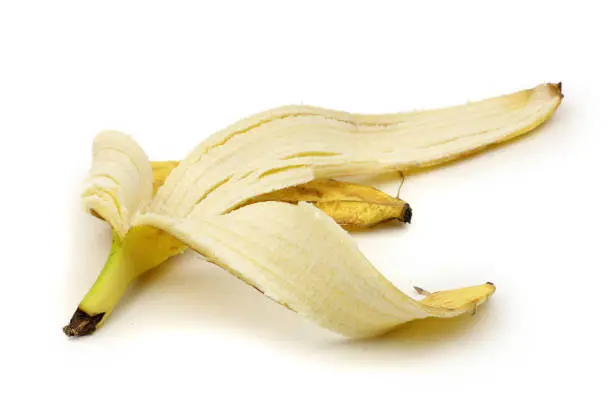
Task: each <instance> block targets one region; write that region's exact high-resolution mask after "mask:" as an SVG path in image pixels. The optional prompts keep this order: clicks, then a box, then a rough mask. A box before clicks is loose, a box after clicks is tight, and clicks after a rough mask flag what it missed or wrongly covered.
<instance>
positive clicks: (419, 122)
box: [64, 84, 563, 337]
mask: <svg viewBox="0 0 612 408" xmlns="http://www.w3.org/2000/svg"><path fill="white" fill-rule="evenodd" d="M562 97H563V95H562V93H561V86H560V84H542V85H540V86H537V87H535V88H532V89H528V90H524V91H520V92H516V93H514V94H509V95H504V96H500V97H496V98H491V99H487V100H483V101H480V102H474V103H469V104H466V105H462V106H456V107H450V108H444V109H438V110H432V111H420V112H411V113H400V114H391V115H352V114H349V113H346V112H339V111H331V110H326V109H321V108H316V107H309V106H287V107H282V108H278V109H274V110H271V111H267V112H263V113H260V114H257V115H254V116H251V117H249V118H246V119H243V120H241V121H239V122H237V123H236V124H234V125H232V126H230V127H228V128H226V129H224V130H222V131H220V132H218V133H216V134H214V135H213V136H211V137H210V138H209V139H207V140H206V141H204V142H203V143H201V144H200V145H199V146H197V147H196V148H195V149H194V150H193V151H192V152H191V153H190V154H189V155H188V156H187V157H186V158H185V159H184V160H182V161H181V162H179V164H178V166H176V168H174V169H172V170H171V171H170V172H169V174H167V178H166V179H165V182H164V183H163V184H161V183H160V184H159V185H155V183H154V169H153V168H152V166H151V164H150V163H149V161H148V159H147V157H146V154H145V153H144V151H143V150H142V149H141V148H140V147H139V146H138V145H137V144H136V143H135V142H134V141H133V140H132V139H131V138H130V137H129V136H127V135H124V134H121V133H119V132H104V133H102V134H100V135H98V136H97V137H96V140H95V141H94V149H93V150H94V153H93V164H92V170H91V173H90V177H89V180H88V184H87V186H86V188H85V189H84V193H83V202H84V205H85V208H86V209H87V210H89V211H90V212H93V213H95V214H97V215H98V216H100V217H101V218H103V219H105V220H106V221H108V222H109V224H110V225H111V227H112V228H113V231H114V236H115V242H114V244H113V250H112V251H111V255H110V257H109V261H108V262H107V265H106V266H105V268H104V270H103V271H102V273H101V275H100V276H99V278H98V280H97V281H96V283H95V284H94V286H93V287H92V289H91V290H90V292H89V293H88V294H87V295H86V296H85V298H84V299H83V301H82V302H81V304H80V305H79V308H78V309H77V311H76V312H75V314H74V316H73V318H72V319H71V321H70V324H69V325H68V326H66V327H65V328H64V332H65V333H66V334H67V335H69V336H81V335H85V334H90V333H93V332H94V331H95V329H96V328H97V327H99V326H100V324H101V323H102V322H103V321H104V320H105V319H106V318H107V317H108V314H109V313H110V311H111V310H112V308H113V307H114V305H115V304H116V302H117V300H118V298H119V297H120V295H121V293H122V291H123V290H124V289H125V287H127V285H129V282H131V281H132V280H133V279H135V278H137V277H138V276H139V275H140V274H142V273H144V272H146V270H148V269H150V268H152V267H154V266H155V265H157V264H159V263H161V262H163V261H164V260H165V259H167V258H169V257H171V256H174V255H176V254H178V253H180V252H181V251H183V250H184V249H185V248H191V249H193V250H195V251H197V252H199V253H201V254H202V255H203V256H204V257H206V259H208V260H209V261H210V262H213V263H215V264H217V265H219V266H221V267H222V268H224V269H226V270H227V271H229V272H230V273H232V274H234V275H235V276H237V277H239V278H240V279H242V280H243V281H244V282H246V283H248V284H249V285H251V286H253V287H255V288H257V289H258V290H259V291H261V292H263V293H264V294H265V295H266V296H268V297H269V298H271V299H273V300H274V301H276V302H278V303H279V304H281V305H283V306H285V307H287V308H289V309H291V310H294V311H295V312H297V313H298V314H300V315H303V316H305V317H308V318H310V319H312V320H313V321H315V322H316V323H318V324H319V325H321V326H323V327H326V328H328V329H330V330H332V331H334V332H337V333H340V334H342V335H345V336H349V337H370V336H375V335H378V334H381V333H384V332H387V331H389V330H392V329H393V328H395V327H397V326H398V325H400V324H403V323H405V322H408V321H411V320H414V319H422V318H428V317H439V318H449V317H453V316H457V315H460V314H463V313H468V312H473V310H475V308H476V307H477V306H478V305H479V304H481V303H483V302H484V301H485V300H486V299H487V298H488V297H489V296H491V295H492V294H493V293H494V291H495V287H494V285H493V284H491V283H485V284H483V285H476V286H472V287H468V288H462V289H455V290H451V291H441V292H436V293H432V294H428V295H427V296H426V297H425V299H423V300H420V301H419V300H416V299H413V298H411V297H409V296H408V295H406V294H404V293H403V292H401V291H400V290H399V289H397V288H396V287H395V286H394V285H393V284H392V283H391V282H389V281H388V280H387V279H385V278H384V277H383V276H382V275H381V274H380V273H379V272H378V271H377V270H376V269H375V268H374V267H373V266H372V265H371V264H370V263H369V262H368V260H367V259H366V258H365V257H364V256H363V254H362V253H361V252H360V251H359V250H358V249H357V246H356V245H355V243H354V241H353V240H352V239H351V237H350V235H349V234H348V233H347V232H346V231H345V230H343V229H342V228H341V227H340V226H339V225H338V224H337V223H336V222H335V221H334V219H333V218H331V217H330V216H329V215H328V214H327V213H326V212H324V211H323V208H321V209H320V208H317V206H319V205H323V204H325V203H334V202H336V203H337V202H342V201H343V200H335V201H334V199H333V198H330V201H319V202H317V201H316V200H314V201H313V200H295V202H297V204H292V203H291V202H293V201H294V200H288V201H291V202H279V201H276V200H278V197H275V196H274V194H275V192H277V191H280V190H285V194H286V195H285V196H284V197H288V196H289V195H290V193H291V194H292V193H295V191H293V190H291V189H292V188H293V189H294V190H296V186H304V185H306V186H308V183H313V182H314V183H315V184H314V185H315V186H316V185H317V184H316V183H317V181H318V180H328V179H332V178H335V177H341V176H350V175H360V174H375V173H380V172H388V171H405V170H411V169H417V168H423V167H429V166H433V165H436V164H439V163H443V162H447V161H450V160H454V159H457V158H461V157H465V156H466V155H469V154H473V153H475V152H478V151H481V150H483V149H485V148H487V147H489V146H492V145H495V144H498V143H502V142H504V141H507V140H510V139H512V138H515V137H518V136H520V135H523V134H525V133H527V132H529V131H530V130H532V129H534V128H536V127H537V126H539V125H540V124H542V123H543V122H545V121H546V120H547V119H548V118H549V117H550V116H551V115H552V114H553V113H554V112H555V110H556V109H557V107H558V106H559V104H560V103H561V100H562ZM160 171H161V170H159V169H158V174H160V173H159V172H160ZM318 182H319V183H322V184H320V185H324V184H325V183H326V182H324V181H318ZM311 186H312V184H311ZM287 189H289V190H287ZM341 190H342V188H337V189H336V188H332V189H330V190H329V191H328V196H329V197H334V194H340V195H341V196H342V194H343V193H341ZM349 190H355V188H353V189H349ZM298 196H299V195H298ZM258 197H259V200H258ZM261 197H264V200H263V201H262V199H261ZM266 197H267V198H268V199H270V200H266V199H265V198H266ZM302 197H304V196H302ZM308 201H312V202H308ZM344 201H346V200H344ZM348 202H352V201H348ZM423 293H424V292H423ZM424 294H427V293H424Z"/></svg>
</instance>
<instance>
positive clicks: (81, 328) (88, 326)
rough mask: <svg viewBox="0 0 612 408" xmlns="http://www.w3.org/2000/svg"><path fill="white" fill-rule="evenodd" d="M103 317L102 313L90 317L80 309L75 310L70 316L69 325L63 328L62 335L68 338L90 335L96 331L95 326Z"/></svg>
mask: <svg viewBox="0 0 612 408" xmlns="http://www.w3.org/2000/svg"><path fill="white" fill-rule="evenodd" d="M103 317H104V313H98V314H96V315H93V316H90V315H89V314H87V313H86V312H84V311H82V310H81V309H77V310H76V311H75V312H74V314H73V315H72V318H71V319H70V323H68V325H67V326H65V327H64V334H66V336H68V337H81V336H86V335H88V334H91V333H93V332H95V331H96V326H97V325H98V323H100V321H101V320H102V318H103Z"/></svg>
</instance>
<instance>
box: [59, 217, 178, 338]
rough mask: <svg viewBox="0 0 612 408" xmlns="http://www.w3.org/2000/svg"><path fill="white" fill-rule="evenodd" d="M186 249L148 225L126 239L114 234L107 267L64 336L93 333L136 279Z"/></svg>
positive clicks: (128, 234)
mask: <svg viewBox="0 0 612 408" xmlns="http://www.w3.org/2000/svg"><path fill="white" fill-rule="evenodd" d="M185 248H186V246H185V244H184V243H182V242H181V241H179V240H178V239H176V238H174V237H173V236H172V235H168V234H166V233H164V232H163V231H161V230H158V229H156V228H153V227H148V226H138V227H134V228H132V229H131V230H130V231H129V232H128V233H127V234H126V236H125V237H123V239H122V238H120V237H119V236H118V235H116V234H114V235H113V245H112V247H111V251H110V254H109V255H108V260H107V261H106V265H104V268H103V269H102V271H101V272H100V276H98V279H97V280H96V282H95V283H94V284H93V286H92V287H91V289H90V290H89V292H87V294H86V295H85V297H84V298H83V300H82V301H81V304H80V305H79V307H78V308H77V310H76V311H75V312H74V315H73V316H72V319H70V323H69V324H68V325H67V326H66V327H64V333H66V335H67V336H69V337H80V336H84V335H87V334H91V333H93V332H94V331H95V330H96V328H97V327H99V326H100V324H102V322H103V321H104V320H106V318H107V317H108V316H109V315H110V313H111V311H112V310H113V309H114V308H115V305H116V304H117V302H119V299H120V298H121V296H122V295H123V292H125V290H126V289H127V287H128V286H129V285H130V283H131V282H132V281H133V280H134V279H136V278H137V277H139V276H140V275H142V274H143V273H145V272H146V271H148V270H150V269H152V268H155V267H156V266H157V265H159V264H161V263H162V262H164V261H165V260H166V259H168V258H170V257H172V256H174V255H178V254H179V253H181V252H183V251H184V250H185Z"/></svg>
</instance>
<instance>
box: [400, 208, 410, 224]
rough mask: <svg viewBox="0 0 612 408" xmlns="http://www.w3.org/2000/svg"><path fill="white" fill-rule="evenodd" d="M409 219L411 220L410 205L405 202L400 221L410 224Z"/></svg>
mask: <svg viewBox="0 0 612 408" xmlns="http://www.w3.org/2000/svg"><path fill="white" fill-rule="evenodd" d="M410 221H412V207H410V204H408V203H406V204H405V205H404V209H403V210H402V222H405V223H408V224H410Z"/></svg>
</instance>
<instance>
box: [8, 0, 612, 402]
mask: <svg viewBox="0 0 612 408" xmlns="http://www.w3.org/2000/svg"><path fill="white" fill-rule="evenodd" d="M566 4H568V5H566ZM569 4H571V5H569ZM595 4H596V2H589V1H580V2H565V3H564V2H559V1H555V2H553V1H550V2H537V1H524V2H523V1H512V2H503V3H502V2H473V1H465V0H463V1H458V2H449V3H446V4H443V3H438V2H428V1H420V2H395V3H392V2H385V1H376V2H366V3H364V4H358V3H357V2H348V1H347V2H332V1H325V2H317V1H308V2H301V3H297V2H276V3H269V2H261V1H254V2H245V3H244V4H240V3H233V2H225V1H223V2H221V1H219V2H211V3H205V2H198V3H196V2H194V3H192V4H187V3H183V2H179V1H172V2H166V4H164V5H158V4H157V2H141V3H136V2H129V1H119V2H113V1H104V2H83V1H75V2H63V1H59V2H58V1H55V2H51V1H45V2H39V3H32V2H29V1H19V2H18V1H14V2H9V1H3V2H2V3H1V5H0V138H1V141H2V145H1V147H0V155H1V156H0V159H1V160H0V163H1V166H2V168H1V171H2V175H3V176H2V190H1V191H2V192H1V193H0V194H1V197H2V200H1V202H0V206H1V214H2V229H3V234H2V263H1V265H2V267H1V272H0V273H1V275H2V280H1V281H0V303H1V308H0V313H1V319H0V333H1V336H0V374H1V377H2V379H1V384H2V385H1V386H0V389H1V391H0V405H1V406H3V407H21V406H34V405H32V404H36V405H35V406H52V405H54V404H56V403H57V404H62V405H63V406H88V407H98V406H114V407H119V406H128V405H132V406H166V407H175V406H176V407H178V406H181V407H182V406H185V407H186V406H209V407H223V406H232V405H236V406H238V404H239V403H240V404H241V405H240V406H248V407H254V406H266V407H273V406H286V407H294V406H310V407H312V406H316V407H324V406H338V407H344V406H376V407H384V406H394V407H397V406H411V405H416V404H426V405H424V406H442V405H446V406H449V405H452V406H456V407H463V406H465V407H468V406H469V407H479V406H496V407H506V406H512V407H517V406H535V404H538V405H539V406H564V405H565V404H568V405H574V406H602V405H606V403H605V402H604V401H605V400H609V399H610V397H609V390H608V389H607V387H608V382H609V364H610V362H611V361H610V360H611V359H610V355H611V352H610V344H612V343H611V338H610V335H609V334H608V327H609V325H610V307H609V298H608V296H607V294H608V293H609V288H610V284H611V278H610V276H611V273H612V268H611V267H610V260H609V255H608V254H609V250H610V227H611V223H610V212H611V211H612V207H611V204H612V203H611V200H610V198H609V192H610V186H611V183H610V175H611V174H612V171H611V170H612V169H611V167H612V166H611V164H610V157H609V155H610V152H611V147H612V143H611V139H612V126H611V125H610V123H611V122H610V121H611V120H612V119H611V117H612V115H611V113H610V112H611V109H612V104H610V94H611V91H612V87H611V86H610V83H609V81H610V79H609V77H610V74H611V72H612V66H611V64H610V62H609V55H610V43H609V39H610V38H612V36H611V32H610V31H611V30H610V28H609V27H610V23H609V12H607V11H606V10H605V9H603V7H599V6H596V5H595ZM602 4H603V2H602ZM548 81H550V82H557V81H563V91H564V94H565V100H564V101H563V104H562V105H561V107H560V109H559V111H558V112H557V114H556V115H555V116H554V117H553V119H552V120H551V121H550V122H549V123H547V124H546V125H545V126H543V127H542V128H541V129H539V130H538V131H536V132H534V133H532V134H531V135H530V136H528V137H525V138H523V139H521V140H519V141H517V142H514V143H511V144H508V145H505V146H502V147H500V148H498V149H495V150H493V151H489V152H487V153H486V154H483V155H479V156H476V157H474V158H471V159H468V160H464V161H462V162H458V163H455V164H453V165H450V166H445V167H442V168H438V169H432V170H431V171H428V172H426V173H421V174H416V175H412V176H409V177H407V179H406V183H405V185H404V188H403V189H402V197H403V198H404V199H406V200H407V201H409V202H410V203H411V204H412V206H413V208H414V223H413V224H412V225H410V226H407V227H405V228H402V227H396V228H384V229H382V230H380V231H377V232H372V233H366V234H359V236H358V237H357V239H358V243H359V245H360V247H361V248H362V249H363V251H364V252H365V253H366V255H367V256H368V257H369V258H370V259H371V260H372V261H373V263H374V264H375V265H376V266H377V267H378V268H379V269H380V270H381V271H382V272H383V273H384V274H385V275H386V276H388V277H389V278H390V279H391V280H392V281H393V282H394V283H396V284H397V285H398V286H399V287H401V288H402V289H404V290H406V291H408V292H409V293H413V292H411V287H412V285H419V286H422V287H425V288H428V289H430V290H441V289H447V288H453V287H457V286H464V285H471V284H475V283H481V282H484V281H493V282H495V284H496V285H497V288H498V291H497V293H496V294H495V295H494V296H493V298H492V299H491V301H490V303H489V304H488V305H487V306H486V307H484V308H482V309H480V310H479V312H478V313H477V315H476V316H475V317H474V318H470V317H466V318H459V319H456V320H445V321H442V320H431V321H423V322H416V323H413V324H410V325H408V326H407V327H406V328H405V329H402V330H399V331H398V332H395V333H393V334H391V335H389V336H386V337H383V338H380V339H376V340H370V341H346V340H343V339H341V338H338V337H336V336H335V335H333V334H331V333H329V332H327V331H325V330H323V329H319V328H318V327H317V326H315V325H314V324H312V323H310V322H308V321H305V320H303V319H301V318H300V317H298V316H296V315H294V314H293V313H291V312H289V311H287V310H285V309H284V308H282V307H280V306H277V305H276V304H274V303H273V302H271V301H270V300H268V299H267V298H265V297H263V296H261V295H259V294H258V293H257V292H256V291H254V290H252V289H251V288H249V287H248V286H246V285H244V284H243V283H241V282H240V281H238V280H236V279H234V278H233V277H231V276H230V275H229V274H227V273H225V272H223V271H221V270H219V269H216V268H214V267H211V266H209V265H207V264H206V263H205V262H204V261H202V260H200V259H198V257H196V256H194V255H190V256H185V257H182V258H178V259H174V260H172V261H171V262H169V263H167V264H166V265H164V266H163V267H161V268H159V269H158V270H156V271H155V272H152V273H151V274H149V275H148V276H146V277H145V278H144V279H142V280H141V281H140V282H139V283H138V284H137V285H135V287H134V288H133V290H132V291H131V292H130V293H128V294H127V295H126V296H125V298H124V299H123V301H122V302H121V304H120V305H119V307H118V309H117V310H116V311H115V312H114V313H113V315H112V317H111V318H110V319H109V320H108V322H107V324H106V325H105V326H104V327H103V328H101V329H100V331H99V332H97V333H96V334H95V335H94V336H90V337H88V338H82V339H78V340H76V341H72V340H68V339H67V338H65V336H64V335H63V333H62V332H61V327H62V326H63V325H64V324H65V323H66V322H67V321H68V319H69V317H70V316H71V314H72V312H73V310H74V308H75V307H76V305H77V304H78V302H79V301H80V299H81V297H82V296H83V295H84V294H85V292H86V291H87V289H88V288H89V286H90V285H91V284H92V283H93V281H94V279H95V277H96V275H97V273H98V271H99V270H100V268H101V266H102V265H103V263H104V260H105V257H106V253H107V251H108V248H109V245H110V233H109V231H108V228H107V226H106V225H105V224H103V223H102V222H100V221H97V220H96V219H93V218H92V217H90V216H88V215H86V214H84V213H83V211H81V209H80V207H79V193H80V187H81V183H82V181H83V180H84V178H85V177H86V175H87V171H88V168H89V164H90V149H91V141H92V139H93V137H94V136H95V134H96V133H97V132H99V131H100V130H103V129H109V128H112V129H118V130H122V131H124V132H127V133H129V134H132V135H133V136H134V137H135V138H136V140H137V141H138V142H139V143H140V144H141V145H142V146H143V147H144V148H145V150H146V151H147V152H148V153H149V155H150V157H151V159H152V160H163V159H179V158H181V157H183V156H184V155H185V154H186V153H187V152H188V151H189V150H190V149H191V148H192V147H193V146H194V145H195V144H196V143H198V142H199V141H201V140H202V139H203V138H205V137H207V135H209V134H211V133H212V132H214V131H216V130H218V129H220V128H223V127H225V126H226V125H229V124H230V123H232V122H234V121H235V120H237V119H239V118H241V117H244V116H246V115H249V114H252V113H256V112H258V111H261V110H264V109H268V108H272V107H276V106H278V105H283V104H289V103H305V104H311V105H319V106H324V107H328V108H334V109H341V110H347V111H352V112H372V113H374V112H393V111H402V110H411V109H415V108H430V107H431V108H433V107H440V106H446V105H451V104H459V103H463V102H466V101H467V100H476V99H481V98H485V97H489V96H495V95H497V94H502V93H507V92H513V91H516V90H520V89H523V88H528V87H532V86H535V85H537V84H538V83H541V82H548ZM396 185H397V184H396V181H395V180H394V179H392V178H391V179H389V180H388V183H387V185H386V188H387V189H388V191H391V192H392V191H394V188H395V187H396ZM391 404H392V405H391Z"/></svg>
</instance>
